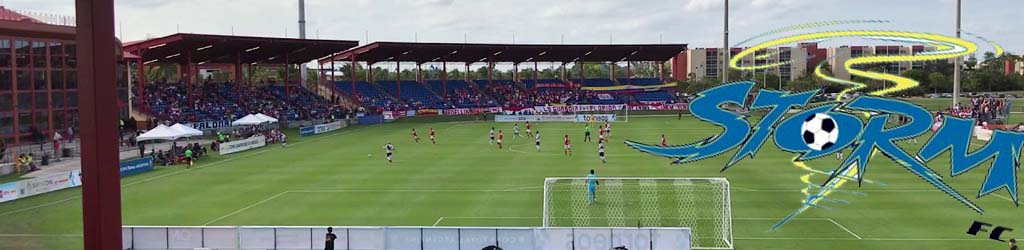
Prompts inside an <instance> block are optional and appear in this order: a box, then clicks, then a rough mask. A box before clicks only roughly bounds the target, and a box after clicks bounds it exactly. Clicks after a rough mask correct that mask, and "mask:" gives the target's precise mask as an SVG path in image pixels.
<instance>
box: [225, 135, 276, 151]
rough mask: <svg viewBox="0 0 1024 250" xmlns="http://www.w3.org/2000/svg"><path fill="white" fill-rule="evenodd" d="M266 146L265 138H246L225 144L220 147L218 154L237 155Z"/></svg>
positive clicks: (258, 136)
mask: <svg viewBox="0 0 1024 250" xmlns="http://www.w3.org/2000/svg"><path fill="white" fill-rule="evenodd" d="M266 145H267V138H266V137H264V136H262V135H257V136H253V137H249V138H246V139H245V140H238V141H231V142H226V143H224V144H221V145H220V154H221V155H226V154H231V153H238V152H242V151H246V150H250V149H254V148H259V147H263V146H266Z"/></svg>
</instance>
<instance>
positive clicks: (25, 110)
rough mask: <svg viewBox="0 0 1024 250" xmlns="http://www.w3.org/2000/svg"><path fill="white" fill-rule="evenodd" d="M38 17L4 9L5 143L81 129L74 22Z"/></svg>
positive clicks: (0, 16)
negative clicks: (79, 124) (78, 126)
mask: <svg viewBox="0 0 1024 250" xmlns="http://www.w3.org/2000/svg"><path fill="white" fill-rule="evenodd" d="M33 14H34V13H28V12H20V11H14V10H10V9H7V8H4V7H2V6H0V140H3V141H6V142H8V143H14V144H28V143H37V142H41V141H39V140H40V139H45V138H50V137H51V136H52V135H53V132H55V131H57V132H62V133H63V132H64V131H67V129H68V128H69V127H71V128H76V127H77V124H78V88H79V86H78V72H77V66H78V59H77V54H76V51H77V47H76V45H75V37H76V36H75V34H76V32H75V27H74V24H75V21H74V17H65V16H56V15H49V14H42V15H33ZM111 46H116V45H111ZM116 47H118V48H120V46H116ZM118 53H121V52H120V51H118ZM124 56H125V57H131V55H124ZM117 58H124V57H122V55H120V54H119V55H118V57H117ZM124 63H125V62H124V61H123V60H121V61H119V64H120V66H119V67H117V73H118V78H117V79H118V83H117V91H118V93H117V96H118V107H117V110H118V111H119V112H120V113H121V114H122V117H126V115H127V113H128V112H127V108H126V107H127V105H126V103H127V102H129V100H128V98H127V96H128V92H127V75H128V74H127V73H126V72H125V71H124V70H125V66H124ZM111 110H114V107H111ZM44 141H45V140H44Z"/></svg>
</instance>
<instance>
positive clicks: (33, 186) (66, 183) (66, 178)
mask: <svg viewBox="0 0 1024 250" xmlns="http://www.w3.org/2000/svg"><path fill="white" fill-rule="evenodd" d="M81 185H82V171H81V170H73V171H68V172H62V173H55V174H50V175H46V176H41V177H36V178H32V179H27V180H20V181H15V182H8V183H4V184H0V202H8V201H12V200H16V199H21V198H25V197H29V196H33V195H38V194H44V193H49V192H53V191H57V190H62V189H66V188H72V187H77V186H81Z"/></svg>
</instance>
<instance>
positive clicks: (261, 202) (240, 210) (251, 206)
mask: <svg viewBox="0 0 1024 250" xmlns="http://www.w3.org/2000/svg"><path fill="white" fill-rule="evenodd" d="M288 192H289V191H284V192H280V193H277V194H275V195H273V196H270V198H266V199H263V200H261V201H259V202H256V203H254V204H252V205H249V206H247V207H243V208H241V209H238V210H235V211H234V212H231V213H228V214H225V215H224V216H221V217H217V218H216V219H213V220H210V221H208V222H206V223H205V224H203V226H209V225H210V224H213V223H214V222H217V221H219V220H222V219H224V218H227V217H231V216H232V215H235V214H238V213H241V212H243V211H245V210H249V209H250V208H254V207H256V206H259V205H260V204H263V203H266V202H268V201H270V200H273V199H274V198H277V197H280V196H282V195H284V194H287V193H288Z"/></svg>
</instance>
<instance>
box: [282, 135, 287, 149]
mask: <svg viewBox="0 0 1024 250" xmlns="http://www.w3.org/2000/svg"><path fill="white" fill-rule="evenodd" d="M281 147H282V148H285V147H288V136H287V135H284V132H281Z"/></svg>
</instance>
